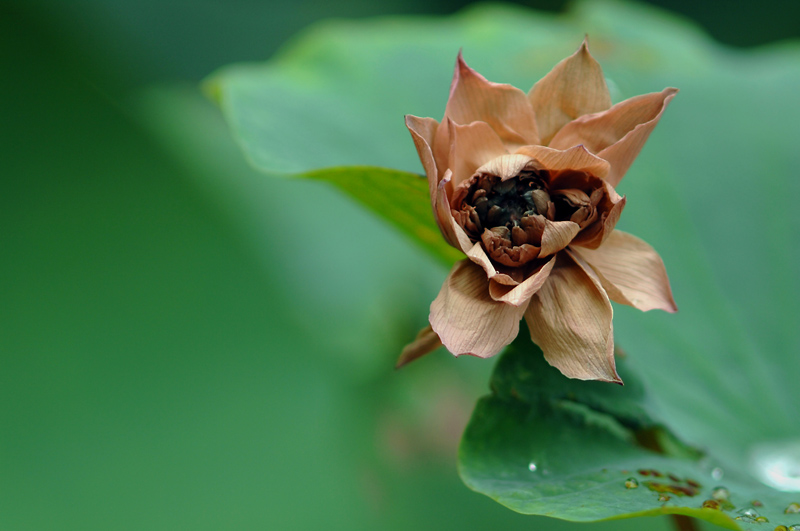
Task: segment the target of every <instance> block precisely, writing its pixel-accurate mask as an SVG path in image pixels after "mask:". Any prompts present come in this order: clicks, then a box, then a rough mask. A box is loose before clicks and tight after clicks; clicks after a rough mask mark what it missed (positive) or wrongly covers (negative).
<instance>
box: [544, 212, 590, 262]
mask: <svg viewBox="0 0 800 531" xmlns="http://www.w3.org/2000/svg"><path fill="white" fill-rule="evenodd" d="M580 230H581V227H580V225H578V224H577V223H573V222H572V221H550V220H549V219H548V220H545V226H544V233H543V234H542V250H541V251H540V252H539V256H540V257H545V256H550V255H551V254H553V253H557V252H558V251H560V250H561V249H563V248H564V247H566V246H567V245H569V243H570V242H571V241H572V239H573V238H575V236H576V235H577V234H578V231H580Z"/></svg>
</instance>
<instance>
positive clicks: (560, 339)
mask: <svg viewBox="0 0 800 531" xmlns="http://www.w3.org/2000/svg"><path fill="white" fill-rule="evenodd" d="M612 316H613V310H612V309H611V304H610V303H609V302H608V296H607V295H606V292H605V291H604V290H603V288H602V286H601V285H600V281H599V280H598V279H597V276H596V275H595V274H594V272H592V271H591V269H590V268H588V266H587V268H586V269H584V268H583V267H581V266H580V265H579V264H578V263H577V262H575V261H573V258H571V257H569V256H568V255H567V254H561V255H559V256H558V264H557V265H556V267H554V268H553V270H552V271H551V272H550V278H549V279H548V280H547V282H545V284H544V286H542V287H541V289H540V290H539V291H538V292H537V293H536V294H535V295H534V296H533V298H532V299H531V303H530V305H529V306H528V310H527V311H526V312H525V321H526V322H527V323H528V328H529V330H530V333H531V339H532V340H533V342H534V343H536V344H537V345H539V347H541V349H542V352H544V357H545V359H546V360H547V362H548V363H549V364H550V365H552V366H553V367H555V368H557V369H558V370H560V371H561V372H562V373H563V374H564V376H567V377H568V378H577V379H580V380H602V381H605V382H617V383H622V380H620V378H619V375H617V371H616V368H615V364H614V333H613V329H612V323H611V318H612Z"/></svg>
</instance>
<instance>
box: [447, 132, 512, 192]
mask: <svg viewBox="0 0 800 531" xmlns="http://www.w3.org/2000/svg"><path fill="white" fill-rule="evenodd" d="M447 125H448V129H449V130H450V159H449V163H448V165H447V166H448V168H449V169H451V170H452V171H453V187H456V186H458V185H459V184H461V183H462V182H463V181H465V180H467V179H469V178H470V177H472V175H473V174H474V173H475V170H477V169H478V168H479V167H481V166H483V165H484V164H486V163H487V162H489V161H490V160H492V159H494V158H495V157H499V156H500V155H505V154H507V153H508V152H507V151H506V148H505V147H504V146H503V143H502V142H501V141H500V137H498V136H497V133H495V132H494V130H492V128H491V127H489V124H487V123H485V122H473V123H471V124H468V125H458V124H455V123H454V122H452V121H450V120H449V119H448V120H447Z"/></svg>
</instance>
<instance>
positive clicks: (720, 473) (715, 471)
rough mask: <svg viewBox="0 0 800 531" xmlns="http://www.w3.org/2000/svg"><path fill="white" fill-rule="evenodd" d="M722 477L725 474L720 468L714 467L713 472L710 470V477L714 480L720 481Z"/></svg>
mask: <svg viewBox="0 0 800 531" xmlns="http://www.w3.org/2000/svg"><path fill="white" fill-rule="evenodd" d="M724 475H725V472H724V471H723V470H722V469H721V468H720V467H716V468H714V469H713V470H711V477H712V478H714V479H716V480H717V481H719V480H720V479H722V476H724Z"/></svg>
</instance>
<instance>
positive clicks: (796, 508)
mask: <svg viewBox="0 0 800 531" xmlns="http://www.w3.org/2000/svg"><path fill="white" fill-rule="evenodd" d="M783 512H784V513H785V514H793V513H800V503H797V502H792V503H790V504H789V505H788V506H787V507H786V509H784V510H783Z"/></svg>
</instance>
